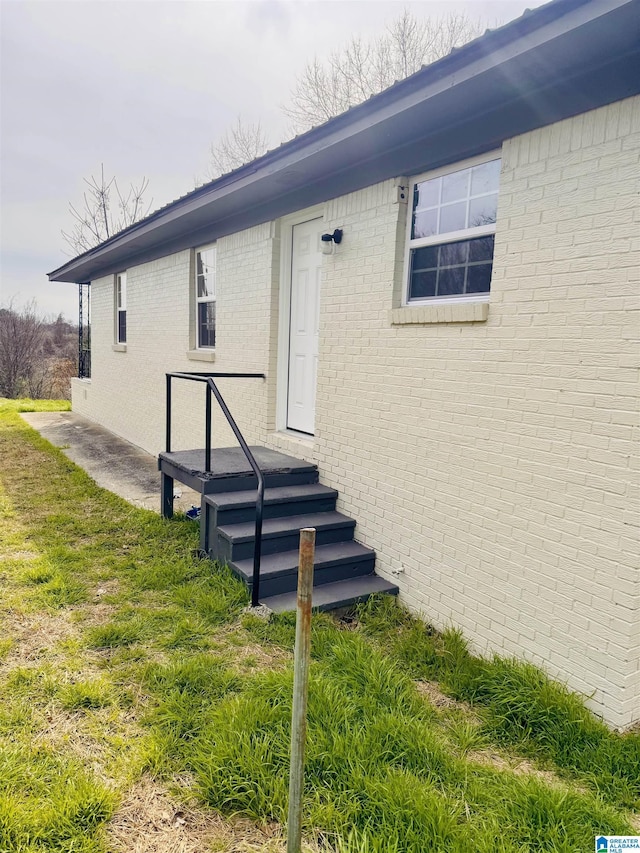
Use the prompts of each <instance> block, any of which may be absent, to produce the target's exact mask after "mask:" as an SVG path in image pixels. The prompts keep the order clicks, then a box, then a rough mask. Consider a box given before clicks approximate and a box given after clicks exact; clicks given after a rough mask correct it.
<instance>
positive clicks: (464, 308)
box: [389, 302, 489, 326]
mask: <svg viewBox="0 0 640 853" xmlns="http://www.w3.org/2000/svg"><path fill="white" fill-rule="evenodd" d="M488 317H489V303H488V302H462V303H460V304H457V305H456V304H455V303H450V302H449V303H441V304H434V305H407V306H406V307H405V308H392V310H391V311H389V322H390V323H391V325H392V326H404V325H409V324H413V325H420V326H422V325H427V324H429V323H484V322H486V320H487V318H488Z"/></svg>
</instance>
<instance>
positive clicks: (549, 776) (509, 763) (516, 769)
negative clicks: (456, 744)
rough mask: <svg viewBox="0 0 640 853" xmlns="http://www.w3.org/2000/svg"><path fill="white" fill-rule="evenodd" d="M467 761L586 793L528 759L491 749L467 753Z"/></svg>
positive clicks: (574, 784)
mask: <svg viewBox="0 0 640 853" xmlns="http://www.w3.org/2000/svg"><path fill="white" fill-rule="evenodd" d="M466 757H467V759H468V760H469V761H471V762H473V763H475V764H481V765H482V766H483V767H494V768H495V769H496V770H506V771H508V772H510V773H514V774H515V775H516V776H534V777H535V778H536V779H541V780H542V781H543V782H546V783H547V784H549V785H555V786H560V787H562V788H567V787H571V788H572V790H580V791H585V789H584V788H581V787H580V786H579V785H577V784H576V783H575V782H572V783H571V784H570V785H569V783H568V782H565V781H564V780H563V779H561V778H560V777H559V776H558V775H557V774H556V773H554V772H553V770H542V769H541V768H540V767H536V766H535V764H532V763H531V762H530V761H528V760H527V759H526V758H521V757H520V756H507V755H503V754H501V753H499V752H495V751H494V750H491V749H479V750H474V751H472V752H469V753H467V756H466Z"/></svg>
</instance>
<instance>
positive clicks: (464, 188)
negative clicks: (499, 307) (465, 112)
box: [406, 154, 501, 303]
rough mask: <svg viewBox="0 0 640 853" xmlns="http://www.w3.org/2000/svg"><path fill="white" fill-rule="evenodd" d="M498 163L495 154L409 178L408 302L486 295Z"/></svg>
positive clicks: (494, 228) (490, 260) (488, 283)
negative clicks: (461, 165) (410, 206)
mask: <svg viewBox="0 0 640 853" xmlns="http://www.w3.org/2000/svg"><path fill="white" fill-rule="evenodd" d="M500 163H501V160H500V158H499V157H496V156H495V154H493V155H490V156H489V157H486V158H483V160H481V161H478V160H476V161H471V162H470V163H469V165H468V166H467V167H466V168H460V167H459V166H458V167H457V168H450V169H449V170H443V171H439V172H436V173H432V174H431V175H429V176H426V175H425V176H422V177H419V178H415V179H413V181H412V182H411V195H410V198H412V201H413V206H412V211H411V217H410V219H409V223H408V231H409V235H408V236H409V239H408V252H407V271H408V275H407V278H408V283H407V297H406V302H407V303H415V302H424V301H427V300H428V301H434V300H440V301H445V300H446V301H457V300H464V299H468V300H471V299H475V300H477V299H479V298H480V299H481V298H486V296H487V295H488V293H489V289H490V286H491V270H492V267H493V246H494V240H495V230H496V211H497V207H498V186H499V181H500Z"/></svg>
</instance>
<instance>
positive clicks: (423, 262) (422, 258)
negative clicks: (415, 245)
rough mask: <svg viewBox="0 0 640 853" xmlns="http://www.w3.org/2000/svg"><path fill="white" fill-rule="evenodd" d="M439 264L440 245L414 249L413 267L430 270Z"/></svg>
mask: <svg viewBox="0 0 640 853" xmlns="http://www.w3.org/2000/svg"><path fill="white" fill-rule="evenodd" d="M437 266H438V247H437V246H424V248H422V249H414V250H413V252H412V254H411V269H412V270H413V271H414V272H415V271H416V270H429V269H435V268H436V267H437Z"/></svg>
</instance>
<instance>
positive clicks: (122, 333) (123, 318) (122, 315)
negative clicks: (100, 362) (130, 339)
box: [118, 311, 127, 344]
mask: <svg viewBox="0 0 640 853" xmlns="http://www.w3.org/2000/svg"><path fill="white" fill-rule="evenodd" d="M126 342H127V312H126V311H118V343H119V344H126Z"/></svg>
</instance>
